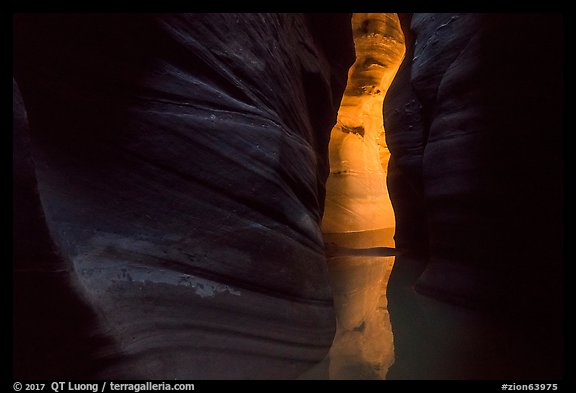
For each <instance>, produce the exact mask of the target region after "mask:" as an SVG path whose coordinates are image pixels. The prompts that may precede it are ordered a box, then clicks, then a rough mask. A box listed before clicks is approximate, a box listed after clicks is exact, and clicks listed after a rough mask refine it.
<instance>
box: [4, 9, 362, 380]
mask: <svg viewBox="0 0 576 393" xmlns="http://www.w3.org/2000/svg"><path fill="white" fill-rule="evenodd" d="M14 33H15V38H14V44H15V45H14V57H15V62H14V64H15V78H16V80H17V82H18V84H19V85H20V88H21V91H22V96H23V98H24V104H25V106H26V109H27V111H28V118H29V120H30V125H31V127H30V128H31V133H30V135H31V146H32V149H31V150H32V156H33V159H34V161H35V164H36V173H37V179H38V189H39V195H40V199H41V202H42V207H43V212H44V214H45V216H46V222H47V225H48V228H49V230H50V234H51V236H52V238H53V240H54V242H55V244H56V247H57V249H58V253H59V255H60V256H61V257H62V258H63V259H64V260H66V261H69V266H71V267H72V268H71V269H70V270H71V272H72V273H71V275H72V277H70V280H74V281H77V283H78V285H77V288H78V291H79V293H78V294H77V295H76V296H77V298H79V299H80V298H81V299H83V301H84V302H85V303H86V304H87V308H88V309H89V311H90V312H92V313H94V314H96V315H97V322H93V323H92V325H91V328H94V329H96V330H97V332H98V334H102V335H105V336H106V337H107V340H108V342H107V343H106V345H101V346H99V347H97V348H96V349H94V350H93V351H88V352H89V353H87V354H86V357H88V358H90V361H92V362H97V361H105V366H101V367H97V368H96V370H90V371H88V370H83V371H82V372H79V375H80V376H82V377H102V378H146V379H154V378H160V379H172V378H179V379H182V378H184V379H199V378H292V377H295V376H298V375H299V374H301V373H302V371H304V370H306V369H307V368H309V367H310V365H312V364H314V363H315V362H317V361H319V360H321V359H322V358H323V357H324V356H325V355H326V353H327V351H328V349H329V347H330V344H331V343H332V339H333V336H334V331H335V320H334V312H333V305H332V294H331V291H330V286H329V284H328V272H327V269H326V262H325V257H324V248H323V241H322V235H321V231H320V226H319V223H320V219H321V216H322V212H323V200H324V184H325V180H326V177H327V175H328V164H327V149H328V136H329V131H330V129H331V128H332V126H333V125H334V123H335V122H336V114H337V109H338V105H339V102H340V97H341V96H342V93H343V90H344V87H345V81H346V73H347V70H348V68H349V66H350V65H351V64H352V62H353V60H354V56H353V54H354V49H353V42H352V36H351V32H350V15H340V14H331V15H317V14H315V15H309V16H305V15H301V14H280V15H273V14H198V15H193V14H192V15H188V14H179V15H151V14H142V15H96V14H94V15H73V14H67V15H60V14H50V15H18V16H17V17H16V18H15V30H14ZM334 37H336V38H337V39H334ZM16 263H17V264H18V263H19V262H18V261H16ZM47 274H49V273H47ZM17 285H19V284H17ZM19 290H20V291H23V292H26V291H32V290H33V288H32V287H30V286H28V287H26V286H24V287H21V288H19ZM45 295H46V297H47V298H50V296H51V295H50V294H49V293H47V294H45ZM19 307H25V304H24V306H23V305H20V306H19ZM62 307H65V305H62ZM26 318H28V319H27V320H26V321H24V323H29V324H30V323H32V324H33V323H36V322H37V319H35V316H34V315H28V316H27V317H26ZM38 329H43V327H38ZM46 329H49V327H47V328H46ZM62 340H63V341H65V339H64V338H62ZM52 350H53V351H57V348H52ZM36 361H37V359H34V358H26V359H23V358H21V359H18V364H15V374H14V375H15V376H17V377H27V378H33V377H37V374H36V373H35V372H34V370H35V369H36V370H37V368H38V367H36V368H34V367H29V366H30V364H32V365H34V362H36ZM79 362H82V360H79ZM68 366H69V365H68V364H67V363H66V362H62V363H60V364H56V365H54V368H53V369H52V375H50V377H52V378H54V377H66V376H68V369H69V368H68ZM30 370H32V371H30Z"/></svg>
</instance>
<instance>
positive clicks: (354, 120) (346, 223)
mask: <svg viewBox="0 0 576 393" xmlns="http://www.w3.org/2000/svg"><path fill="white" fill-rule="evenodd" d="M352 30H353V33H354V42H355V46H356V62H355V63H354V65H353V66H352V67H351V68H350V71H349V74H348V84H347V86H346V91H345V92H344V97H343V99H342V103H341V105H340V110H339V111H338V122H337V124H336V126H335V127H334V129H333V130H332V133H331V138H330V176H329V177H328V181H327V184H326V187H327V189H328V193H327V196H326V212H325V215H324V219H323V221H322V229H323V231H324V232H325V233H351V232H364V231H368V230H372V231H380V232H381V234H380V236H381V237H382V238H383V240H382V245H386V246H393V244H394V242H393V235H394V225H395V223H394V212H393V210H392V204H391V202H390V197H389V195H388V189H387V186H386V174H387V170H388V161H389V159H390V152H389V151H388V147H387V146H386V141H385V136H384V128H383V121H382V103H383V100H384V96H385V94H386V91H387V90H388V87H389V86H390V83H392V79H393V78H394V75H395V74H396V71H397V70H398V67H399V66H400V62H401V61H402V57H403V55H404V49H405V45H404V35H403V33H402V30H401V28H400V22H399V20H398V17H397V15H396V14H392V13H389V14H385V13H355V14H354V16H353V18H352ZM367 246H368V245H367ZM370 246H373V244H371V245H370Z"/></svg>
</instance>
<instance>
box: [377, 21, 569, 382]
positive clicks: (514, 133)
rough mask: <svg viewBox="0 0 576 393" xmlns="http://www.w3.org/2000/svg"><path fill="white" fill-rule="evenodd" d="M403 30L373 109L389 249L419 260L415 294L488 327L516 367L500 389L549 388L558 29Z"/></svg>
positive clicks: (420, 25)
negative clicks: (402, 52)
mask: <svg viewBox="0 0 576 393" xmlns="http://www.w3.org/2000/svg"><path fill="white" fill-rule="evenodd" d="M400 20H401V21H402V27H403V29H404V31H405V33H406V37H407V40H406V41H407V54H406V57H405V60H404V62H403V64H402V66H401V68H400V70H399V72H398V75H397V77H396V78H395V80H394V82H393V84H392V86H391V88H390V89H389V91H388V95H387V97H386V105H385V106H384V117H385V127H386V131H387V133H386V138H387V142H388V146H389V148H390V152H391V161H390V166H389V176H388V182H389V189H390V195H391V198H392V203H393V205H394V211H395V214H396V220H397V228H396V237H395V241H396V244H397V247H399V248H402V249H406V250H412V251H415V252H419V253H421V254H423V255H424V258H423V259H424V261H425V267H424V269H423V271H422V274H420V275H418V276H417V278H416V279H415V288H416V290H417V291H418V292H419V293H421V294H425V295H428V296H432V297H434V298H436V299H439V300H442V301H447V302H450V303H454V304H459V305H463V306H465V307H468V308H470V307H476V308H480V309H484V310H485V311H486V312H490V313H493V314H496V315H498V318H499V319H498V321H499V322H498V323H499V324H500V325H499V326H500V332H501V336H500V338H501V339H502V337H507V338H506V339H502V342H506V340H508V343H509V345H510V347H509V348H508V355H507V359H513V360H510V362H509V363H508V364H507V366H506V367H505V368H504V369H503V370H500V371H501V373H500V374H499V375H500V376H499V377H503V376H504V375H506V376H510V377H512V376H514V377H515V378H516V377H518V378H557V377H558V376H559V375H561V363H562V355H561V353H562V285H563V277H562V261H563V257H562V243H563V240H562V238H563V232H562V205H563V197H562V189H563V183H562V181H563V180H562V174H563V168H562V155H563V152H562V150H563V149H562V142H563V135H562V131H563V126H562V111H563V101H562V100H563V97H562V89H563V69H562V59H563V52H562V50H563V46H562V45H563V30H562V29H563V19H562V16H561V15H557V14H452V13H446V14H414V15H413V16H410V15H401V16H400ZM536 26H537V27H536ZM398 263H400V262H399V261H397V263H396V267H395V269H396V268H398ZM391 279H392V280H393V279H394V274H392V278H391ZM413 284H414V283H412V285H413ZM391 315H392V323H393V326H394V312H392V313H391ZM412 334H413V335H416V334H418V333H417V332H416V331H413V332H412ZM405 342H409V341H405ZM413 342H416V341H413ZM402 351H403V350H402V346H400V347H397V354H398V360H400V359H401V356H400V354H402V353H403V352H402ZM440 360H441V358H438V359H436V361H440ZM475 372H476V374H473V375H475V376H476V377H478V378H483V377H486V376H487V375H489V374H490V373H489V372H488V371H487V370H482V369H476V370H475ZM506 373H507V374H506ZM469 375H470V374H469ZM490 375H493V374H490Z"/></svg>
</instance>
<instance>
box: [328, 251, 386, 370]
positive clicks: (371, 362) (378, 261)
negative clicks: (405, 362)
mask: <svg viewBox="0 0 576 393" xmlns="http://www.w3.org/2000/svg"><path fill="white" fill-rule="evenodd" d="M393 264H394V257H393V256H392V257H372V256H370V257H364V256H341V257H333V258H329V259H328V266H329V271H330V277H331V282H332V290H333V293H334V306H335V309H336V316H337V321H338V328H337V331H336V337H335V338H334V343H333V344H332V348H331V349H330V353H329V355H328V361H329V366H328V367H329V369H328V377H329V378H330V379H384V378H385V377H386V373H387V372H388V369H389V368H390V366H391V365H392V363H394V338H393V335H392V327H391V325H390V315H389V314H388V309H387V301H386V284H387V282H388V278H389V277H390V272H391V270H392V265H393Z"/></svg>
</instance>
